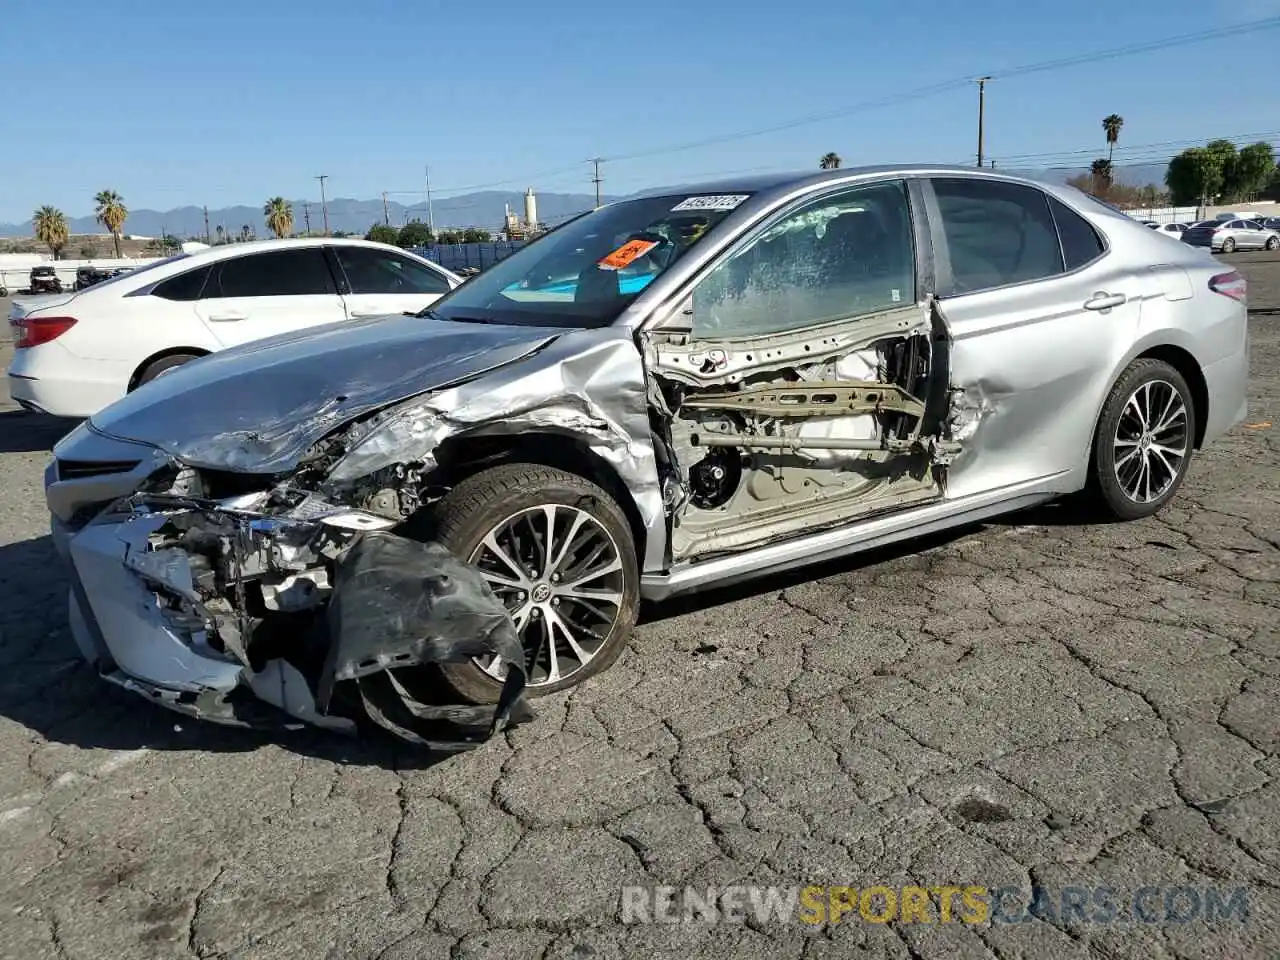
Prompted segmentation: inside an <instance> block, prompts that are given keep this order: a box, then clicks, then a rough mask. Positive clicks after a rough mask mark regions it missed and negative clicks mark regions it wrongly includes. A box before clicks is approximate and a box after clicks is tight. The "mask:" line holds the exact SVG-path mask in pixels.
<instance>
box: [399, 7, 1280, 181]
mask: <svg viewBox="0 0 1280 960" xmlns="http://www.w3.org/2000/svg"><path fill="white" fill-rule="evenodd" d="M1277 27H1280V17H1266V18H1264V19H1261V20H1251V21H1248V22H1245V23H1238V24H1234V25H1232V26H1227V27H1221V28H1219V29H1216V30H1203V31H1199V32H1197V33H1184V34H1178V35H1176V36H1172V37H1165V38H1163V39H1160V40H1150V41H1146V42H1144V43H1133V44H1127V45H1125V46H1122V47H1112V48H1109V49H1105V50H1096V51H1093V52H1091V53H1084V54H1078V55H1075V56H1071V57H1059V58H1057V59H1053V60H1043V61H1040V62H1038V63H1027V64H1022V65H1020V66H1015V67H1010V68H1009V69H1007V70H997V71H993V72H991V73H990V74H988V76H990V77H991V78H993V79H1000V80H1003V79H1008V78H1012V77H1020V76H1027V75H1030V74H1033V73H1045V72H1049V71H1052V70H1061V69H1065V68H1067V67H1075V66H1083V65H1086V64H1091V63H1099V62H1101V61H1104V60H1115V59H1119V58H1122V57H1127V56H1133V55H1136V54H1142V53H1153V52H1155V51H1158V50H1167V49H1169V48H1171V47H1179V46H1189V45H1192V44H1197V43H1208V42H1210V41H1213V40H1222V39H1225V38H1228V37H1235V36H1239V35H1241V34H1245V33H1249V32H1252V31H1254V30H1270V29H1275V28H1277ZM972 83H973V75H972V74H968V75H966V76H963V77H956V78H954V79H951V80H943V81H940V82H938V83H932V84H929V85H927V86H923V87H917V88H915V89H913V90H906V91H901V92H897V93H893V94H888V95H886V96H883V97H876V98H874V99H870V100H864V101H862V102H860V103H856V104H852V105H850V106H847V107H842V108H840V109H838V110H829V111H825V112H822V113H812V114H808V115H805V116H801V117H794V118H792V119H790V120H785V121H782V122H780V123H775V124H770V125H769V126H765V127H756V128H754V129H751V130H739V131H736V132H733V133H725V134H719V135H716V136H711V137H702V138H699V139H697V140H687V141H684V142H682V143H673V144H668V145H666V146H661V147H651V148H647V149H644V150H636V151H632V152H630V153H619V154H611V155H609V156H607V157H601V158H600V159H601V160H602V161H603V160H608V161H610V162H612V163H622V162H625V161H628V160H640V159H644V158H647V157H655V156H660V155H665V154H670V153H681V152H684V151H686V150H695V149H698V148H700V147H708V146H715V145H718V144H721V143H732V142H734V141H737V140H745V139H748V138H752V137H760V136H764V135H766V134H770V133H781V132H784V131H786V130H793V129H795V128H797V127H803V126H808V125H810V124H814V123H821V122H823V121H825V120H836V119H840V118H842V117H847V116H852V115H854V114H857V113H865V112H867V111H870V110H876V109H880V108H881V107H889V106H896V105H897V104H900V103H907V102H909V101H912V100H920V99H924V98H926V97H931V96H934V95H935V94H939V93H946V92H949V91H952V90H959V89H963V88H965V87H968V86H969V85H970V84H972ZM578 169H580V168H579V167H577V166H573V167H565V168H560V169H557V170H553V171H548V172H545V173H541V174H533V175H531V176H526V177H513V178H511V179H508V180H495V181H491V182H489V183H480V184H472V185H470V186H466V187H450V188H448V190H444V191H440V192H442V193H467V192H469V191H473V190H485V189H488V188H490V187H500V186H506V185H510V184H515V183H526V182H530V183H536V182H537V181H538V180H539V179H541V178H547V177H553V176H558V175H560V174H562V173H571V172H573V171H575V170H578ZM415 192H417V191H391V193H392V195H395V194H397V193H415Z"/></svg>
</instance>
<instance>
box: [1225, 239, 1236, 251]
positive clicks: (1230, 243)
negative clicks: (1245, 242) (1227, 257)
mask: <svg viewBox="0 0 1280 960" xmlns="http://www.w3.org/2000/svg"><path fill="white" fill-rule="evenodd" d="M1222 252H1223V253H1235V252H1236V242H1235V241H1234V240H1232V239H1231V238H1230V237H1227V239H1225V240H1223V241H1222Z"/></svg>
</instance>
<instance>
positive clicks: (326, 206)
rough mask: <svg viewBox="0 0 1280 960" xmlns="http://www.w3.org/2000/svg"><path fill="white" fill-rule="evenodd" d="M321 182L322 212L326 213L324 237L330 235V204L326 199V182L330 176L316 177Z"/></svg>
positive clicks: (321, 175)
mask: <svg viewBox="0 0 1280 960" xmlns="http://www.w3.org/2000/svg"><path fill="white" fill-rule="evenodd" d="M316 179H317V180H319V181H320V210H321V211H322V212H323V213H324V235H325V236H326V237H327V236H328V235H329V203H328V201H327V200H325V198H324V182H325V181H326V180H328V179H329V175H328V174H325V173H322V174H320V176H318V177H316Z"/></svg>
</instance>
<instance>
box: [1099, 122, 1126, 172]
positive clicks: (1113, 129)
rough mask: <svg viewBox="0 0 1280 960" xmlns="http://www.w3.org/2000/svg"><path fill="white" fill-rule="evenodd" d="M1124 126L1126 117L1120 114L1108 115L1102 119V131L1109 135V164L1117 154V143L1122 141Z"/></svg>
mask: <svg viewBox="0 0 1280 960" xmlns="http://www.w3.org/2000/svg"><path fill="white" fill-rule="evenodd" d="M1123 126H1124V117H1122V116H1120V114H1118V113H1112V114H1108V115H1107V116H1105V117H1103V118H1102V130H1103V132H1104V133H1105V134H1106V135H1107V162H1108V163H1110V162H1111V155H1112V154H1113V153H1115V149H1116V143H1117V142H1119V140H1120V128H1121V127H1123Z"/></svg>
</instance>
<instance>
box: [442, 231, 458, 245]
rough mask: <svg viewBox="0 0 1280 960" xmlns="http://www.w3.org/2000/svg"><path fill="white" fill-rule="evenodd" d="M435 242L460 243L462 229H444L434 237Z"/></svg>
mask: <svg viewBox="0 0 1280 960" xmlns="http://www.w3.org/2000/svg"><path fill="white" fill-rule="evenodd" d="M436 243H450V244H452V243H462V231H461V230H445V231H444V232H443V233H441V234H440V236H438V237H436Z"/></svg>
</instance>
